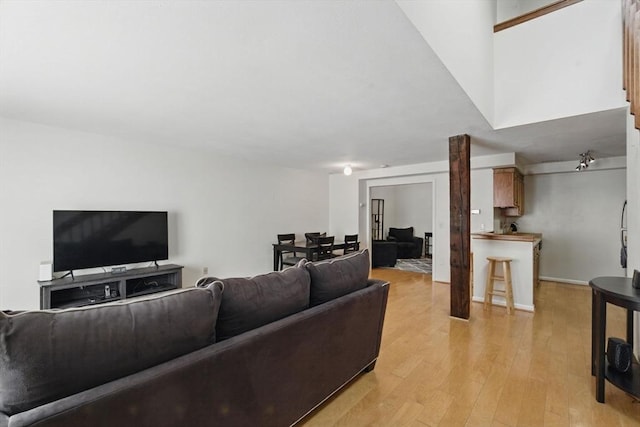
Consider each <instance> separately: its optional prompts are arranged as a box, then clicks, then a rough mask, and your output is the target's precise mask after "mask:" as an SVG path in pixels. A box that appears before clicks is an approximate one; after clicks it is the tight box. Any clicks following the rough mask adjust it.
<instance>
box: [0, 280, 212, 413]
mask: <svg viewBox="0 0 640 427" xmlns="http://www.w3.org/2000/svg"><path fill="white" fill-rule="evenodd" d="M221 293H222V288H221V287H220V286H219V285H217V284H215V285H211V286H210V287H208V288H191V289H185V290H179V291H175V292H172V293H169V294H163V295H161V296H153V297H149V298H146V299H140V300H131V301H129V302H123V303H112V304H103V305H96V306H91V307H87V308H71V309H66V310H59V311H54V310H46V311H25V312H20V313H17V314H7V313H2V312H0V411H2V412H5V413H7V414H10V415H11V414H15V413H18V412H22V411H26V410H28V409H31V408H34V407H36V406H39V405H42V404H44V403H47V402H51V401H54V400H57V399H60V398H62V397H65V396H69V395H71V394H74V393H77V392H80V391H82V390H85V389H89V388H91V387H94V386H97V385H100V384H103V383H106V382H109V381H112V380H114V379H117V378H120V377H124V376H126V375H129V374H132V373H134V372H138V371H140V370H142V369H145V368H148V367H151V366H154V365H157V364H160V363H162V362H165V361H167V360H170V359H173V358H175V357H177V356H180V355H182V354H186V353H190V352H192V351H194V350H196V349H199V348H202V347H205V346H207V345H209V344H211V343H213V342H214V340H215V323H216V317H217V315H218V308H219V306H220V300H221V298H220V297H221Z"/></svg>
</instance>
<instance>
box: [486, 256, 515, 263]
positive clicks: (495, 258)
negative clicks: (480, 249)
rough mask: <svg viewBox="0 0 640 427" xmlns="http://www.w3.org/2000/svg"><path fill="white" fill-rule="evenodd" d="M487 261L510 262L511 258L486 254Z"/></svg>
mask: <svg viewBox="0 0 640 427" xmlns="http://www.w3.org/2000/svg"><path fill="white" fill-rule="evenodd" d="M487 261H496V262H511V261H513V258H508V257H503V256H488V257H487Z"/></svg>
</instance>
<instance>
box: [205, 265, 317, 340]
mask: <svg viewBox="0 0 640 427" xmlns="http://www.w3.org/2000/svg"><path fill="white" fill-rule="evenodd" d="M306 262H307V261H306V260H303V261H301V262H300V263H298V265H297V266H295V267H290V268H286V269H284V270H282V271H277V272H273V273H268V274H263V275H259V276H255V277H251V278H229V279H221V280H220V281H218V282H215V283H222V284H223V285H224V293H223V295H222V303H221V304H220V314H219V315H218V322H217V324H216V332H217V337H218V340H224V339H227V338H231V337H233V336H236V335H238V334H241V333H243V332H246V331H249V330H251V329H255V328H257V327H259V326H262V325H266V324H267V323H271V322H274V321H276V320H279V319H282V318H284V317H287V316H289V315H291V314H294V313H298V312H300V311H302V310H304V309H306V308H308V307H309V286H310V278H309V273H308V272H307V270H306V269H305V268H304V267H303V266H304V264H305V263H306Z"/></svg>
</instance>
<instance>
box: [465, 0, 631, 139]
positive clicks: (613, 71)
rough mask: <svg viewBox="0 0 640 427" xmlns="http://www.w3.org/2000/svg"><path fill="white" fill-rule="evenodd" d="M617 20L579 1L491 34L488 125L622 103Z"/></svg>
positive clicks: (613, 9)
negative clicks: (491, 97) (491, 112)
mask: <svg viewBox="0 0 640 427" xmlns="http://www.w3.org/2000/svg"><path fill="white" fill-rule="evenodd" d="M453 3H455V2H453ZM621 22H622V17H621V7H620V2H619V1H611V0H585V1H583V2H580V3H576V4H574V5H572V6H569V7H565V8H564V9H561V10H558V11H556V12H554V13H550V14H547V15H544V16H541V17H539V18H536V19H533V20H531V21H528V22H525V23H522V24H520V25H516V26H514V27H511V28H508V29H506V30H503V31H500V32H498V33H495V36H494V42H495V43H494V58H495V63H494V69H495V74H494V78H495V80H494V84H495V120H494V128H504V127H510V126H517V125H521V124H525V123H534V122H540V121H545V120H551V119H557V118H563V117H570V116H575V115H579V114H585V113H591V112H594V111H604V110H609V109H613V108H620V107H624V106H625V105H626V104H625V102H624V96H623V94H622V93H621V91H620V88H621V87H622V44H621V37H620V34H621V32H622V27H621ZM523 82H526V84H523ZM523 100H526V102H523Z"/></svg>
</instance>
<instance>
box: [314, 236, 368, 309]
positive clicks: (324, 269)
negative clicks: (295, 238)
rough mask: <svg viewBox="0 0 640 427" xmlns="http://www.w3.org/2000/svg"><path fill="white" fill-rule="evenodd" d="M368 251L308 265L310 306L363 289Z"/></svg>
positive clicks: (366, 272)
mask: <svg viewBox="0 0 640 427" xmlns="http://www.w3.org/2000/svg"><path fill="white" fill-rule="evenodd" d="M369 266H370V263H369V251H368V250H367V249H364V250H362V251H359V252H353V253H351V254H349V255H343V256H341V257H337V258H333V259H331V260H327V261H319V262H313V263H308V264H307V265H306V268H307V270H309V274H310V275H311V301H310V303H311V306H315V305H318V304H322V303H324V302H327V301H330V300H332V299H334V298H338V297H341V296H343V295H346V294H348V293H351V292H354V291H357V290H359V289H363V288H365V287H366V286H367V279H368V278H369Z"/></svg>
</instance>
